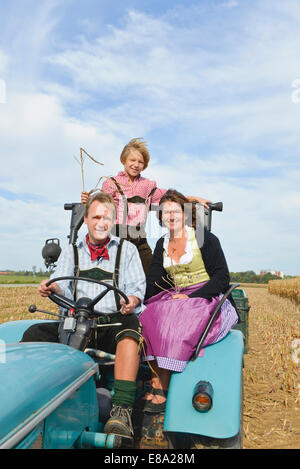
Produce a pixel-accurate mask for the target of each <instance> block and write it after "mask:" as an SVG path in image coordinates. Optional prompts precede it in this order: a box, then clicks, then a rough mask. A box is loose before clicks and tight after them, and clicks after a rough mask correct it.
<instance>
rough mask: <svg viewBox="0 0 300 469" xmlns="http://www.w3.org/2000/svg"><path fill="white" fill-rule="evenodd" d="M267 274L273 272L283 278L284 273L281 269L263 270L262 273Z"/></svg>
mask: <svg viewBox="0 0 300 469" xmlns="http://www.w3.org/2000/svg"><path fill="white" fill-rule="evenodd" d="M266 274H272V275H276V276H277V277H280V278H283V277H284V273H283V272H281V271H280V270H261V271H260V275H266Z"/></svg>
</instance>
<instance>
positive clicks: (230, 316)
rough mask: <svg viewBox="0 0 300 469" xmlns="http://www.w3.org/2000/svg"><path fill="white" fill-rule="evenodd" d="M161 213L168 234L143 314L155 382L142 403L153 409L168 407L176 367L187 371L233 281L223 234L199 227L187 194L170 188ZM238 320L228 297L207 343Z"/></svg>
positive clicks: (157, 251) (155, 265) (159, 245)
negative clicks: (212, 316)
mask: <svg viewBox="0 0 300 469" xmlns="http://www.w3.org/2000/svg"><path fill="white" fill-rule="evenodd" d="M158 217H159V222H160V225H161V226H165V227H166V228H167V229H168V233H167V234H166V235H164V236H163V237H162V238H160V239H159V240H158V242H157V244H156V247H155V250H154V253H153V258H152V262H151V265H150V270H149V275H148V277H147V291H146V297H145V305H146V309H145V310H144V311H143V313H142V314H141V316H140V317H139V320H140V322H141V324H142V325H143V336H144V339H145V340H144V343H145V355H146V357H145V359H147V360H148V361H149V362H151V368H152V380H151V386H152V387H151V389H150V391H149V392H148V393H146V395H145V396H144V397H143V398H142V399H141V401H140V403H139V404H140V406H141V407H142V408H143V409H144V410H145V411H148V412H161V411H163V410H164V408H165V403H166V398H167V390H168V387H169V381H170V377H171V372H172V371H177V372H181V371H183V370H184V368H185V366H186V363H187V362H188V360H189V358H190V357H191V355H192V354H193V352H194V351H195V348H196V346H197V343H198V341H199V339H200V336H201V334H202V332H203V331H204V329H205V326H206V324H207V322H208V320H209V318H210V315H211V313H212V312H213V311H214V309H215V308H216V306H217V305H218V303H219V302H220V299H221V298H222V293H225V292H226V291H227V290H228V288H229V280H230V277H229V271H228V267H227V263H226V260H225V257H224V254H223V251H222V248H221V245H220V243H219V240H218V238H217V237H216V236H215V235H213V234H212V233H210V232H209V231H207V230H205V229H204V228H203V227H201V226H199V227H197V226H196V207H195V205H193V204H191V203H189V200H188V199H187V198H186V197H185V196H184V195H182V194H180V193H179V192H177V191H175V190H168V191H167V192H166V193H165V194H164V196H163V197H162V199H161V201H160V210H159V212H158ZM203 229H204V242H203V246H202V243H201V240H202V239H203ZM237 320H238V316H237V313H236V310H235V308H234V306H233V304H231V302H230V301H229V300H225V302H224V304H223V306H222V307H221V312H220V313H219V315H218V316H217V318H216V320H215V322H214V323H213V326H212V328H211V329H210V331H209V333H208V335H207V337H206V339H205V341H204V344H203V346H206V345H208V344H212V343H215V342H218V341H219V340H221V339H222V338H223V337H225V335H226V334H227V333H228V332H229V330H230V329H231V328H232V327H233V326H234V325H235V324H236V323H237ZM201 352H202V351H201ZM201 352H200V353H201Z"/></svg>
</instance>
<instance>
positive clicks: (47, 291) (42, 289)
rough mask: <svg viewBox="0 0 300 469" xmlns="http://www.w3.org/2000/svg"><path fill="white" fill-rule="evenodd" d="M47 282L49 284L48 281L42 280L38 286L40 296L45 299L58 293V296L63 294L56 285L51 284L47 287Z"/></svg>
mask: <svg viewBox="0 0 300 469" xmlns="http://www.w3.org/2000/svg"><path fill="white" fill-rule="evenodd" d="M48 282H49V280H48V279H46V280H42V282H41V283H40V285H39V286H38V291H39V293H40V295H41V296H43V297H47V296H49V295H51V293H59V294H60V295H62V293H63V292H62V289H61V288H60V286H59V285H58V284H57V283H51V285H49V287H48V286H47V283H48Z"/></svg>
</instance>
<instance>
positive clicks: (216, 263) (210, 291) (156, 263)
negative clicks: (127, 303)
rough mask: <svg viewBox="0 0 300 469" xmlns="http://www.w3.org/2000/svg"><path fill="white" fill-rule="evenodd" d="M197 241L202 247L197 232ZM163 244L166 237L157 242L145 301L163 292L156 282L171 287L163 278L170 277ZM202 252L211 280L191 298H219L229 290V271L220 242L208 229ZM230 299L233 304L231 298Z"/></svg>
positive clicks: (191, 295)
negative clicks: (164, 260) (165, 265)
mask: <svg viewBox="0 0 300 469" xmlns="http://www.w3.org/2000/svg"><path fill="white" fill-rule="evenodd" d="M196 239H197V242H198V246H200V234H199V232H197V231H196ZM163 243H164V237H162V238H160V239H159V240H158V241H157V243H156V246H155V249H154V252H153V256H152V261H151V264H150V269H149V274H148V276H147V289H146V296H145V300H147V299H148V298H151V297H152V296H154V295H157V293H160V292H161V291H162V289H161V288H159V287H158V286H157V285H155V282H156V283H158V284H159V285H160V286H161V287H163V288H166V289H170V285H169V284H168V283H167V282H164V280H163V279H162V277H164V278H166V276H167V275H168V274H167V272H166V270H165V269H164V267H163ZM200 251H201V254H202V259H203V262H204V266H205V269H206V272H207V273H208V275H209V277H210V280H209V281H208V282H207V283H206V284H205V285H204V286H203V287H202V288H199V289H198V290H196V291H194V292H193V293H191V294H190V295H189V296H190V297H201V298H207V299H210V298H213V297H215V296H218V295H219V294H220V293H225V292H226V291H227V290H228V289H229V281H230V275H229V270H228V267H227V262H226V259H225V256H224V253H223V251H222V248H221V244H220V241H219V240H218V238H217V237H216V236H215V235H214V234H212V233H211V232H210V231H207V230H206V229H204V243H203V246H202V247H201V248H200ZM228 299H229V300H231V302H232V299H231V298H230V297H229V298H228Z"/></svg>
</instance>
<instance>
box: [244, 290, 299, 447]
mask: <svg viewBox="0 0 300 469" xmlns="http://www.w3.org/2000/svg"><path fill="white" fill-rule="evenodd" d="M243 288H244V289H245V290H246V293H247V295H248V297H249V303H250V306H251V309H250V312H249V345H250V350H249V352H248V354H246V355H245V368H244V393H245V394H244V447H245V448H248V449H259V448H261V449H271V448H272V449H283V448H284V449H292V448H300V361H299V359H298V360H297V359H296V358H297V357H296V353H297V350H298V349H300V342H298V345H296V344H297V342H296V340H297V339H300V311H299V307H297V306H296V305H295V304H294V303H292V302H291V301H290V300H288V299H285V298H280V297H278V296H275V295H271V294H269V293H268V291H267V289H260V288H253V287H246V286H245V285H244V286H243ZM293 345H294V346H296V348H294V349H293V348H292V346H293ZM299 353H300V350H299ZM297 361H298V362H299V363H298V364H297V363H296V362H297Z"/></svg>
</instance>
